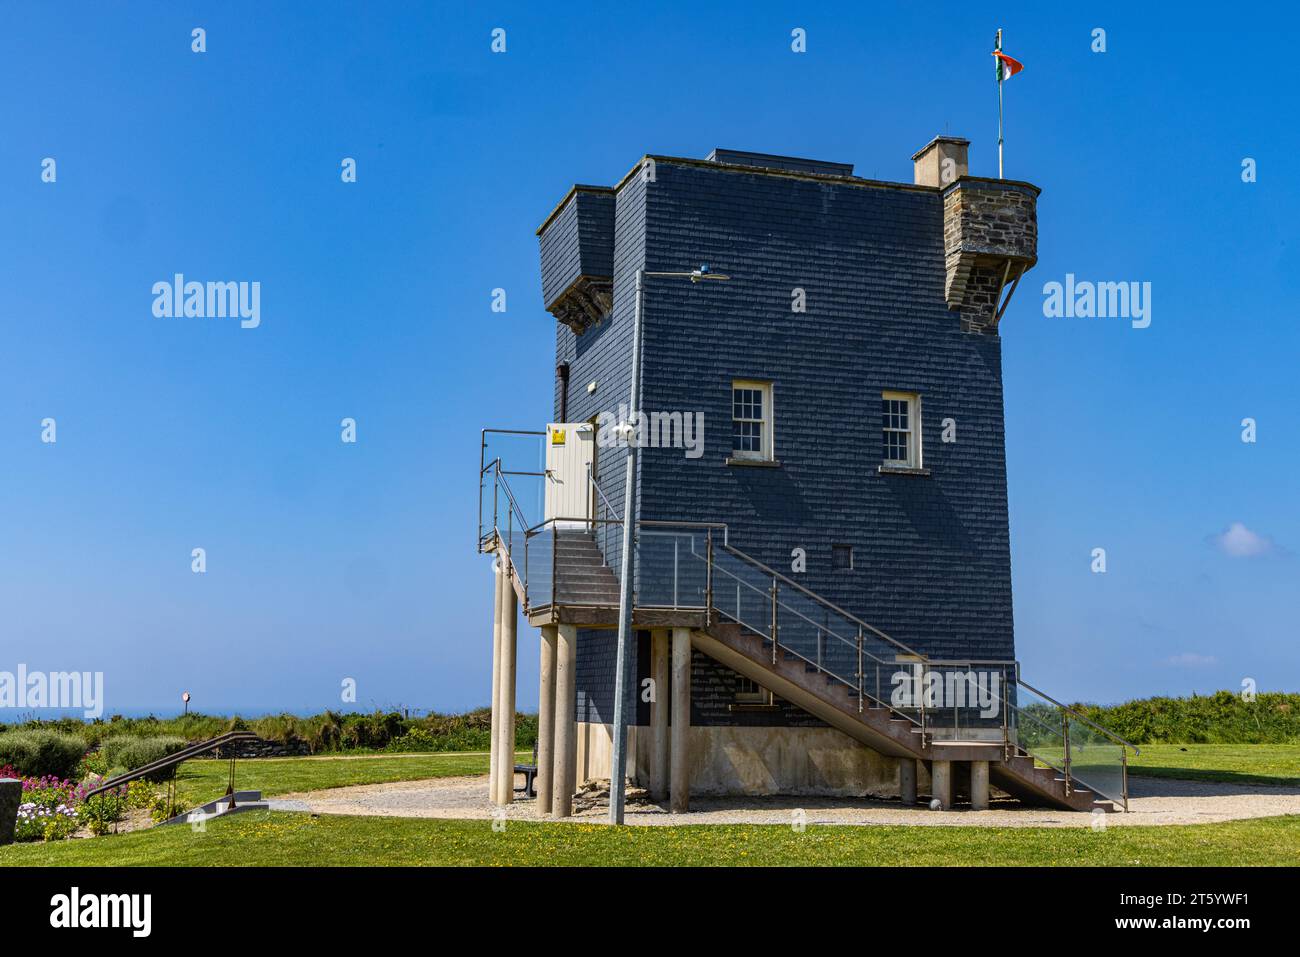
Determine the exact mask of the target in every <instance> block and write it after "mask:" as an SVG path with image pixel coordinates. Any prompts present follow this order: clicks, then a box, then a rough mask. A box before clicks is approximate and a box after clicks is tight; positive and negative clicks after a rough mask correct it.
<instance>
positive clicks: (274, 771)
mask: <svg viewBox="0 0 1300 957" xmlns="http://www.w3.org/2000/svg"><path fill="white" fill-rule="evenodd" d="M531 758H532V752H528V753H527V754H525V753H523V752H520V753H519V754H518V755H517V756H516V760H517V761H520V762H522V761H525V760H531ZM487 772H488V756H487V755H486V754H484V753H481V752H466V753H458V752H440V753H434V754H409V755H392V754H378V755H364V756H357V757H325V758H319V759H318V758H254V759H249V760H246V761H237V762H235V787H236V788H238V789H239V790H241V791H261V792H262V796H263V797H273V796H275V795H277V794H289V793H290V792H293V791H316V790H320V789H322V788H338V787H346V786H347V785H349V784H384V783H387V782H389V781H417V780H420V779H421V778H447V777H456V776H458V775H462V774H487ZM229 774H230V762H229V761H206V760H204V761H186V762H185V763H184V764H182V765H181V768H180V773H179V774H178V775H177V777H176V795H177V798H178V799H179V800H180V801H181V802H183V803H184V804H185V805H186V806H187V807H192V806H195V805H198V804H202V803H204V802H206V801H210V800H212V799H213V798H216V797H220V796H221V795H222V794H225V793H226V782H227V780H228V777H229Z"/></svg>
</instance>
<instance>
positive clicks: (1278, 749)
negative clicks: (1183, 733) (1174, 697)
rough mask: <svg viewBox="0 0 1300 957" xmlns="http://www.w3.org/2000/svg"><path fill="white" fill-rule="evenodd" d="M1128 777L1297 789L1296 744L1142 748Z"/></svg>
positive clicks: (1299, 763)
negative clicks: (1138, 776) (1268, 785)
mask: <svg viewBox="0 0 1300 957" xmlns="http://www.w3.org/2000/svg"><path fill="white" fill-rule="evenodd" d="M1128 770H1129V774H1133V775H1140V776H1144V777H1155V778H1181V779H1182V780H1185V781H1221V782H1225V783H1228V784H1272V785H1275V786H1278V785H1289V786H1292V787H1296V786H1300V744H1144V745H1142V753H1141V755H1138V756H1136V757H1134V756H1132V755H1130V756H1129V766H1128Z"/></svg>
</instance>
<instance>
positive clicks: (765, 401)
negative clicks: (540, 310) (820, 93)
mask: <svg viewBox="0 0 1300 957" xmlns="http://www.w3.org/2000/svg"><path fill="white" fill-rule="evenodd" d="M967 146H968V143H967V141H966V140H962V139H958V138H954V137H939V138H936V139H935V140H934V141H932V142H931V143H929V144H928V145H927V146H925V147H924V148H923V149H922V150H921V151H919V152H918V153H917V154H916V155H915V156H914V157H913V160H914V164H915V166H914V180H915V181H914V182H912V183H900V182H881V181H875V180H868V179H864V178H861V177H858V176H854V175H853V167H852V166H851V165H849V164H842V163H831V162H820V161H815V160H806V159H795V158H791V157H783V156H772V155H765V154H756V153H746V152H738V151H733V150H722V149H718V150H714V151H713V152H712V153H710V154H709V156H708V157H706V158H705V159H689V158H681V157H668V156H654V155H649V156H646V157H644V158H643V159H642V160H641V161H639V162H638V163H637V164H636V165H635V166H634V167H633V168H632V169H631V170H630V171H629V172H628V173H627V175H626V176H624V177H623V179H622V180H621V181H620V182H618V183H617V184H616V185H614V186H609V187H607V186H581V185H580V186H575V187H573V189H572V190H571V191H570V192H569V193H568V195H567V196H565V197H564V199H563V200H562V201H561V202H560V203H559V205H558V206H556V207H555V209H554V210H553V211H552V212H551V214H550V215H549V216H548V217H547V218H546V220H545V221H544V222H543V223H542V225H541V228H540V229H539V230H538V235H539V237H540V244H541V274H542V292H543V300H544V304H545V307H546V309H547V310H548V311H549V312H550V313H552V314H553V315H554V317H555V319H556V320H557V322H556V348H555V363H556V380H555V382H556V385H555V390H556V391H555V408H554V409H553V414H554V421H555V422H560V423H583V422H589V423H592V425H593V427H595V428H599V425H600V423H601V422H602V419H601V416H602V413H603V414H605V416H607V417H610V416H612V417H614V418H617V417H618V415H619V413H620V405H621V404H625V403H626V402H627V400H628V392H629V385H630V380H629V376H630V373H631V352H632V328H633V322H634V312H635V302H634V295H633V290H634V287H635V281H636V274H637V271H638V270H645V271H647V272H651V273H653V272H661V271H662V272H672V271H682V270H691V269H693V268H696V267H698V266H699V265H700V264H701V263H704V264H707V265H708V267H709V269H711V270H712V271H714V272H718V273H724V274H726V275H727V276H729V277H730V278H729V281H727V282H718V283H699V284H694V283H689V282H681V281H678V282H673V281H667V280H664V281H656V280H651V279H647V280H646V285H645V293H644V310H643V330H644V331H643V355H642V365H641V406H642V409H644V410H645V411H646V412H647V413H656V412H657V413H666V414H668V415H669V416H671V415H673V414H680V415H683V416H685V415H689V416H690V417H691V419H692V421H693V422H694V423H695V424H696V426H697V428H698V427H701V426H702V431H701V433H700V434H701V436H702V442H701V443H700V444H699V445H698V446H697V447H695V448H693V449H684V448H681V447H677V448H653V447H652V448H644V447H643V448H642V451H641V454H640V465H639V482H638V485H639V503H638V509H637V511H638V517H639V520H640V521H641V522H642V523H655V522H664V523H711V524H714V525H725V527H726V536H727V541H728V543H729V544H730V545H731V546H734V547H735V548H736V549H738V550H740V551H742V552H743V553H745V554H746V555H748V556H751V557H752V558H753V559H754V560H755V565H756V566H766V567H767V568H769V569H771V570H773V571H774V572H776V573H779V574H780V575H781V576H785V577H786V578H788V579H789V581H790V582H792V583H797V586H801V587H802V588H806V589H807V590H808V591H810V592H812V593H815V595H816V596H819V598H820V599H821V600H822V602H821V604H820V605H819V606H818V607H820V608H823V609H827V608H829V609H839V610H842V611H843V612H845V613H846V614H847V615H848V616H851V617H853V618H854V619H855V620H862V621H865V622H867V623H869V625H870V626H872V627H873V628H874V629H879V631H880V632H883V633H884V634H885V635H887V636H888V637H889V638H892V639H896V640H897V641H898V642H900V643H901V644H902V645H905V646H907V647H908V648H909V649H912V650H914V651H915V652H916V653H918V654H919V655H920V656H926V657H928V658H929V659H932V660H935V661H948V660H959V661H994V662H1002V663H1006V662H1011V661H1012V660H1013V659H1014V658H1015V645H1014V640H1013V635H1012V604H1011V602H1012V598H1011V562H1010V544H1009V528H1008V517H1007V482H1006V455H1005V442H1004V429H1003V390H1002V358H1001V339H1000V337H999V320H1000V319H1001V317H1002V310H1003V309H1004V308H1005V304H1006V302H1007V301H1008V300H1009V298H1010V294H1011V293H1012V292H1013V291H1014V289H1015V286H1016V284H1017V283H1018V282H1019V280H1020V278H1021V276H1022V275H1023V273H1024V272H1025V271H1026V270H1028V269H1029V268H1031V267H1032V266H1033V265H1034V262H1035V260H1036V248H1037V224H1036V216H1035V207H1036V201H1037V197H1038V193H1039V190H1038V189H1037V187H1035V186H1032V185H1030V184H1028V183H1021V182H1014V181H1009V180H993V179H985V178H981V177H975V176H971V175H969V172H968V168H967ZM665 421H668V420H667V419H665ZM624 463H625V455H624V452H623V450H622V449H621V448H609V447H601V448H598V449H597V450H596V452H595V455H594V465H593V474H594V478H595V481H596V483H597V484H598V486H599V490H600V494H601V496H602V498H607V499H608V501H609V502H611V503H618V505H619V507H621V503H622V502H623V496H624V488H623V484H624V467H625V466H624ZM597 542H598V544H600V545H602V547H606V544H607V543H606V542H605V541H604V540H603V539H602V538H601V536H599V535H598V536H597ZM569 554H576V553H575V552H570V553H569ZM606 558H612V556H609V555H607V556H606ZM610 564H611V565H613V566H614V567H615V569H616V568H617V563H616V562H613V561H611V562H610ZM710 587H711V588H713V589H717V588H718V587H719V585H718V583H717V582H716V581H714V582H711V584H710ZM781 587H784V586H781ZM794 587H795V586H794V585H791V586H790V588H794ZM793 593H794V592H793V591H787V594H793ZM712 600H713V602H714V603H715V604H717V606H718V607H719V608H722V607H723V605H722V604H721V603H720V602H719V600H718V599H717V597H716V594H715V595H714V597H713V599H712ZM736 600H737V601H740V597H739V596H738V597H737V599H736ZM724 610H725V609H724ZM827 614H830V612H827ZM741 617H743V616H741ZM805 617H808V616H805ZM557 620H558V619H557ZM737 620H740V618H738V619H737ZM788 620H790V624H789V625H787V626H785V627H790V628H793V627H794V625H795V624H796V623H795V622H794V621H793V619H792V618H791V619H788ZM638 624H639V625H643V626H644V625H645V624H646V620H645V619H643V620H641V621H639V622H638ZM653 632H654V627H653V623H651V626H650V627H641V628H640V630H639V631H638V647H637V660H636V663H635V664H636V666H635V667H634V668H631V669H630V673H629V675H628V682H629V685H628V693H629V695H630V697H629V700H631V701H634V702H638V708H637V713H636V715H635V722H634V724H635V727H634V728H633V729H632V737H633V744H632V748H631V751H632V753H633V755H634V760H635V767H634V768H633V772H634V776H635V777H646V778H647V779H648V778H649V777H652V776H654V773H655V768H654V764H655V762H656V760H658V759H657V757H656V756H657V755H659V754H660V752H661V750H662V749H664V747H665V746H664V744H663V742H662V741H659V740H658V739H657V738H656V734H657V732H653V731H652V729H651V712H652V710H654V709H653V708H652V706H651V705H650V704H649V703H648V702H645V701H642V700H641V699H642V697H643V695H641V694H639V692H640V690H641V689H642V687H643V684H642V683H643V682H644V681H645V679H647V678H652V677H657V676H658V675H660V674H663V673H664V672H663V671H662V670H661V669H659V659H661V657H662V655H663V654H665V653H666V652H664V651H663V650H662V648H660V647H658V640H657V639H656V638H654V637H652V635H653ZM790 633H791V634H792V635H793V634H794V632H793V631H791V632H790ZM576 634H577V641H576V662H575V666H576V668H575V673H574V679H573V680H574V685H575V689H576V715H575V717H576V721H577V723H578V735H577V737H578V740H577V745H576V751H577V753H576V754H575V755H574V756H573V759H574V761H575V762H576V766H577V767H576V778H577V780H578V781H581V780H583V779H585V778H587V777H602V776H608V773H609V768H608V741H609V724H610V722H611V720H612V703H613V681H614V670H615V660H614V647H615V645H614V637H615V633H614V631H613V629H612V628H609V627H599V628H581V627H579V628H578V629H577V632H576ZM769 637H770V635H769ZM663 640H664V641H665V642H666V640H667V639H666V637H665V638H664V639H663ZM810 640H812V639H810ZM815 640H816V641H817V642H818V643H819V644H818V645H817V652H816V653H817V654H818V655H820V654H821V653H822V651H821V646H820V642H821V640H822V639H821V637H820V636H819V637H817V638H816V639H815ZM810 654H811V653H810ZM723 657H725V656H723ZM906 658H907V655H906V654H900V655H897V656H896V658H891V659H890V660H891V661H894V660H899V661H902V660H905V659H906ZM689 664H690V676H691V677H690V682H691V693H690V728H689V731H690V735H691V737H690V747H691V752H690V754H691V757H690V768H689V773H690V776H691V788H692V790H694V791H696V792H706V791H729V790H732V791H734V790H741V791H751V792H752V791H804V792H824V793H835V792H853V793H862V792H863V791H880V792H884V793H889V792H890V791H891V790H893V791H895V792H896V789H897V787H898V785H897V783H896V782H897V774H898V772H897V768H896V766H895V764H894V761H895V757H891V756H890V755H888V754H887V753H877V752H875V751H872V750H871V749H868V748H863V747H862V746H861V745H860V743H859V742H857V741H853V740H851V739H850V738H849V737H847V736H845V735H844V734H843V733H842V732H841V731H840V730H837V729H836V726H834V722H833V721H828V720H826V717H825V715H819V714H817V713H814V711H813V710H809V709H808V708H806V707H798V706H796V705H795V704H793V703H791V702H790V701H789V700H788V699H787V698H786V697H784V696H782V695H778V694H775V693H774V692H773V691H772V690H771V688H770V687H769V688H764V687H763V686H761V685H759V684H758V683H756V682H755V681H753V680H751V679H749V678H746V677H743V676H742V675H741V674H740V673H738V672H737V671H736V670H735V669H733V668H732V667H729V666H728V664H727V663H725V662H723V661H720V660H718V657H715V656H714V655H711V654H707V653H706V652H705V651H704V650H702V648H701V646H700V645H699V644H696V645H695V646H694V647H692V648H691V649H690V662H689ZM657 669H659V670H657ZM856 670H857V671H862V670H864V669H862V668H857V669H856ZM660 680H661V679H660ZM859 680H865V679H859ZM860 690H861V689H859V691H860ZM660 693H661V694H662V693H664V691H663V689H660ZM887 694H888V692H887V691H886V692H883V693H882V697H883V696H886V695H887ZM813 754H817V755H821V756H822V758H819V759H817V760H812V759H810V758H809V757H808V756H809V755H813ZM738 755H745V756H746V757H743V758H738V757H737V756H738ZM792 755H803V757H802V758H796V757H792ZM827 755H829V756H831V757H830V758H829V759H827V758H826V756H827ZM683 773H686V772H683ZM923 773H924V772H923Z"/></svg>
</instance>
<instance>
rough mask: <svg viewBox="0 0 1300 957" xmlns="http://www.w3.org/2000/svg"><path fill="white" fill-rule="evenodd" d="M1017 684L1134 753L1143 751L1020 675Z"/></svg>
mask: <svg viewBox="0 0 1300 957" xmlns="http://www.w3.org/2000/svg"><path fill="white" fill-rule="evenodd" d="M1016 684H1018V685H1022V686H1024V687H1025V688H1026V689H1028V690H1029V691H1032V692H1033V693H1034V694H1036V695H1038V696H1039V697H1040V698H1044V699H1045V700H1047V701H1050V702H1051V703H1052V704H1054V705H1056V706H1057V707H1058V708H1060V709H1061V710H1062V711H1068V712H1069V713H1070V714H1072V715H1074V716H1075V717H1076V718H1078V719H1079V720H1080V721H1082V722H1083V723H1084V724H1086V725H1090V726H1091V727H1093V728H1095V729H1097V730H1098V731H1100V732H1101V733H1102V734H1104V735H1105V736H1106V737H1108V738H1110V739H1111V740H1112V741H1115V742H1116V743H1118V744H1122V745H1124V746H1125V747H1128V748H1132V749H1133V753H1134V754H1137V755H1140V754H1141V753H1142V749H1141V748H1139V747H1138V746H1137V745H1136V744H1134V743H1133V742H1132V741H1126V740H1125V739H1124V738H1121V737H1120V736H1119V735H1118V734H1116V733H1115V732H1113V731H1107V730H1106V729H1105V728H1103V727H1102V726H1101V725H1099V724H1098V723H1097V722H1096V721H1093V720H1092V719H1091V718H1085V717H1084V716H1083V715H1081V714H1079V712H1077V711H1075V710H1074V709H1073V708H1071V707H1070V706H1069V705H1068V704H1061V702H1059V701H1057V700H1056V699H1055V698H1053V697H1052V696H1051V695H1049V694H1045V693H1044V692H1042V691H1039V690H1038V689H1037V688H1035V687H1034V686H1033V685H1031V684H1030V683H1029V682H1028V681H1025V680H1023V679H1022V678H1020V677H1019V676H1017V677H1016Z"/></svg>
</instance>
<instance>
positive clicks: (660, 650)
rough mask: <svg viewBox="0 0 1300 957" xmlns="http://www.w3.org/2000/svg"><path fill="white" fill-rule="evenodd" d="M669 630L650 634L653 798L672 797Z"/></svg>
mask: <svg viewBox="0 0 1300 957" xmlns="http://www.w3.org/2000/svg"><path fill="white" fill-rule="evenodd" d="M668 662H669V652H668V631H667V629H664V628H659V629H656V630H654V631H652V632H651V633H650V677H651V678H652V679H654V693H655V696H654V700H652V701H651V702H650V800H652V801H662V800H663V799H664V798H666V797H668V707H669V703H668V667H669V663H668Z"/></svg>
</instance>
